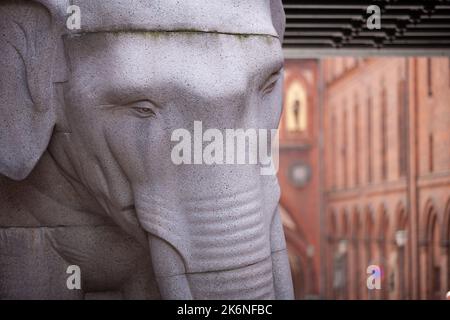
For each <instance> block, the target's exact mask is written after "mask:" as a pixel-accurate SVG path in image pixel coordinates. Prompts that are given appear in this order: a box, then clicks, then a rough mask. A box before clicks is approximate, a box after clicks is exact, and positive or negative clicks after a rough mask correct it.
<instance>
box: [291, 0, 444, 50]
mask: <svg viewBox="0 0 450 320" xmlns="http://www.w3.org/2000/svg"><path fill="white" fill-rule="evenodd" d="M283 4H284V7H285V12H286V22H287V25H286V35H285V39H284V51H285V55H286V57H287V58H296V57H298V58H301V57H318V56H327V55H348V54H349V55H450V0H425V1H412V0H372V1H367V0H283ZM374 5H375V6H377V7H372V8H370V9H368V8H369V7H370V6H374ZM378 9H379V11H378ZM374 10H375V11H374ZM368 11H369V12H368ZM378 12H379V15H378ZM377 16H378V17H379V20H378V21H379V24H377V20H376V17H377ZM378 27H380V28H379V29H378Z"/></svg>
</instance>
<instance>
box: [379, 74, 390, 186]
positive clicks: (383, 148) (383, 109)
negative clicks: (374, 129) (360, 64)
mask: <svg viewBox="0 0 450 320" xmlns="http://www.w3.org/2000/svg"><path fill="white" fill-rule="evenodd" d="M382 86H383V89H382V90H381V134H380V135H381V177H382V179H383V180H386V179H387V152H388V141H387V139H388V132H387V131H388V126H387V120H388V119H387V116H388V115H387V113H388V112H387V91H386V87H385V85H384V83H383V85H382Z"/></svg>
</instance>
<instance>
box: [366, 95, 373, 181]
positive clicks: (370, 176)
mask: <svg viewBox="0 0 450 320" xmlns="http://www.w3.org/2000/svg"><path fill="white" fill-rule="evenodd" d="M367 92H369V97H368V98H367V182H368V183H372V180H373V172H372V163H373V160H372V147H373V146H372V145H373V144H372V112H373V110H372V109H373V103H372V97H371V96H370V89H369V90H368V91H367Z"/></svg>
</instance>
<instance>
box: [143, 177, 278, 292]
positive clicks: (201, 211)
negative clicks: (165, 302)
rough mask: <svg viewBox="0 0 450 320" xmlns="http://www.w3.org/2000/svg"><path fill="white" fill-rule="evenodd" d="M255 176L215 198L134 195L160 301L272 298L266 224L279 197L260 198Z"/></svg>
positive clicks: (261, 192) (214, 194)
mask: <svg viewBox="0 0 450 320" xmlns="http://www.w3.org/2000/svg"><path fill="white" fill-rule="evenodd" d="M257 177H258V178H257V180H255V179H253V181H252V180H249V179H246V180H245V181H242V180H241V181H242V183H238V184H236V185H237V186H239V188H238V187H234V188H225V189H223V190H225V191H224V192H221V193H220V192H211V191H210V192H204V193H201V194H202V195H200V194H199V193H197V192H196V193H192V192H190V191H188V192H185V191H184V192H183V194H184V195H185V197H184V198H182V197H180V195H181V192H180V193H177V192H176V190H177V188H176V187H175V186H171V188H170V189H169V190H174V192H171V193H167V194H164V195H162V194H159V195H158V194H157V193H151V192H148V191H149V190H146V191H147V192H142V191H143V190H141V192H138V193H137V195H136V202H135V206H136V211H137V214H138V218H139V220H140V222H141V225H142V226H143V228H144V229H145V230H146V231H147V232H148V234H149V240H150V250H151V255H152V260H153V265H154V270H155V275H156V277H157V280H158V283H159V287H160V291H161V295H162V297H163V298H171V299H172V298H180V299H188V298H194V299H273V298H274V297H275V293H274V292H275V290H274V275H273V261H272V252H273V248H272V246H271V226H272V222H273V217H274V213H275V211H276V207H277V202H278V196H279V194H278V193H277V192H273V189H272V190H271V191H272V192H271V194H267V193H265V192H264V190H263V188H262V187H261V186H262V185H267V183H261V181H259V180H260V178H259V176H257ZM228 181H229V180H228ZM222 187H223V186H222ZM211 188H212V189H214V186H212V187H211ZM196 190H202V187H201V186H200V185H197V186H196ZM205 194H206V195H205Z"/></svg>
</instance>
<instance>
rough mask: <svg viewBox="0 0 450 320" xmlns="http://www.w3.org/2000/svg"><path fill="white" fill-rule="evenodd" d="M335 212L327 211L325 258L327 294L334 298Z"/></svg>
mask: <svg viewBox="0 0 450 320" xmlns="http://www.w3.org/2000/svg"><path fill="white" fill-rule="evenodd" d="M336 224H337V221H336V213H335V212H334V210H330V211H329V215H328V226H327V248H328V250H327V260H328V271H327V275H328V288H327V289H328V296H329V297H330V298H331V299H334V298H335V292H334V289H333V283H334V254H335V239H336V238H337V233H336V230H337V228H336Z"/></svg>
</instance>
